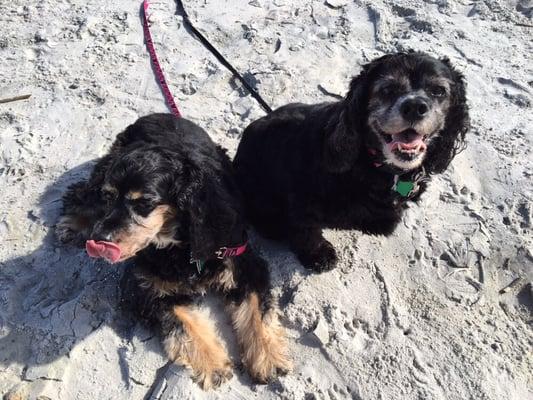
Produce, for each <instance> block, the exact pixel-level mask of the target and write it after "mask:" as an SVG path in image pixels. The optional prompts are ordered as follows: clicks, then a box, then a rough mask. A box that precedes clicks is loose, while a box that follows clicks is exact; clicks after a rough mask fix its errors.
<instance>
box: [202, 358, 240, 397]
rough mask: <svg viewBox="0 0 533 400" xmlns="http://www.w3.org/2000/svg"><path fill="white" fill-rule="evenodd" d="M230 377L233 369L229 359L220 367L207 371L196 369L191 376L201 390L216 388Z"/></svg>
mask: <svg viewBox="0 0 533 400" xmlns="http://www.w3.org/2000/svg"><path fill="white" fill-rule="evenodd" d="M231 378H233V371H232V364H231V363H230V362H229V360H228V362H227V363H226V365H224V366H223V367H221V368H217V369H213V370H208V371H197V372H196V373H195V375H194V376H193V379H194V381H195V382H197V383H198V385H200V387H201V388H202V389H203V390H210V389H216V388H218V387H219V386H221V385H222V384H223V383H224V382H227V381H229V380H230V379H231Z"/></svg>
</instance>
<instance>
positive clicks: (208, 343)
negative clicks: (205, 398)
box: [163, 306, 232, 390]
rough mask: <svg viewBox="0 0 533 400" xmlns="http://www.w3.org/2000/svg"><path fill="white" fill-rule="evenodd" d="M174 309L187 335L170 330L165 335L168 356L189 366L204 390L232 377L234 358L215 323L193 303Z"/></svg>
mask: <svg viewBox="0 0 533 400" xmlns="http://www.w3.org/2000/svg"><path fill="white" fill-rule="evenodd" d="M172 312H173V314H174V316H175V317H176V318H177V319H178V320H179V321H180V322H181V323H182V324H183V329H184V331H185V335H184V334H178V333H175V332H174V333H172V332H171V334H170V335H169V336H167V337H166V338H165V340H164V342H163V343H164V346H165V350H166V351H167V354H168V356H169V358H170V359H171V360H172V361H175V362H177V363H180V364H183V365H185V366H187V367H190V368H191V369H192V371H193V378H194V379H195V380H196V381H197V382H198V383H199V384H200V386H201V387H202V388H203V389H204V390H208V389H210V388H212V387H217V386H219V385H220V384H221V383H223V382H224V381H226V380H228V379H231V377H232V372H231V361H230V359H229V357H228V354H227V352H226V349H224V347H223V346H222V344H221V342H220V341H219V339H218V337H217V335H216V332H215V329H214V327H213V325H212V323H211V322H210V321H208V320H207V319H206V318H205V317H203V316H202V315H201V314H200V313H198V312H195V311H193V310H192V309H191V308H190V307H185V306H175V307H174V309H173V310H172Z"/></svg>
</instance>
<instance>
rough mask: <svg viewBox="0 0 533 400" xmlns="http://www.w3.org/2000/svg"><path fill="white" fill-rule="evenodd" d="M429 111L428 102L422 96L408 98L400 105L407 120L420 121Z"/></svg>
mask: <svg viewBox="0 0 533 400" xmlns="http://www.w3.org/2000/svg"><path fill="white" fill-rule="evenodd" d="M428 111H429V105H428V103H427V102H426V101H425V100H424V99H423V98H421V97H414V98H410V99H406V100H405V101H404V102H403V103H402V105H401V106H400V112H401V113H402V115H403V117H404V118H405V119H406V120H407V121H418V120H419V119H422V118H424V115H426V114H427V112H428Z"/></svg>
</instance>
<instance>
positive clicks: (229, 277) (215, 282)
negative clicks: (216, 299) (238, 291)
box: [208, 259, 237, 292]
mask: <svg viewBox="0 0 533 400" xmlns="http://www.w3.org/2000/svg"><path fill="white" fill-rule="evenodd" d="M223 264H224V266H225V267H226V268H224V269H223V270H222V271H221V272H220V273H219V274H218V275H216V276H215V277H214V278H213V279H212V280H211V281H210V282H209V284H208V285H209V286H210V287H214V288H216V289H218V290H221V291H223V292H227V291H229V290H231V289H235V288H236V287H237V284H236V283H235V277H234V276H233V274H234V268H235V267H234V265H233V261H232V260H231V259H226V260H224V262H223Z"/></svg>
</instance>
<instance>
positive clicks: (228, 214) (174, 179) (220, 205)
mask: <svg viewBox="0 0 533 400" xmlns="http://www.w3.org/2000/svg"><path fill="white" fill-rule="evenodd" d="M105 185H110V186H112V187H113V188H116V189H117V191H118V193H116V195H115V197H114V198H112V199H109V198H106V194H105V192H102V188H103V187H104V186H105ZM132 190H133V191H139V192H142V193H144V194H146V196H147V197H146V198H144V199H143V200H142V201H141V202H139V201H138V200H133V201H131V200H127V198H126V194H127V193H128V192H131V191H132ZM63 201H64V204H63V205H64V209H63V216H62V219H61V220H60V223H59V224H58V227H57V228H56V229H57V230H58V235H59V237H60V238H61V239H62V240H64V241H73V242H75V243H76V244H78V245H83V244H84V243H85V241H86V240H88V239H95V240H100V239H106V237H108V235H110V234H111V233H113V232H116V231H117V230H119V229H122V228H124V227H125V226H127V225H128V224H131V223H132V218H131V215H129V213H130V211H128V210H131V209H132V210H133V212H134V213H136V214H137V215H140V216H147V215H148V214H149V213H150V212H151V211H152V210H154V209H155V207H157V206H158V205H168V206H170V207H171V208H172V212H173V217H172V218H171V221H169V222H168V225H169V226H170V227H171V228H172V230H171V232H173V233H174V234H173V237H172V238H166V239H167V241H166V242H165V243H167V242H169V239H172V240H173V242H172V243H171V244H168V245H164V244H163V245H161V244H156V243H150V244H149V245H148V246H147V247H145V248H142V249H140V251H138V252H137V253H136V254H135V255H134V258H133V260H134V264H135V266H134V268H133V270H132V269H128V270H126V273H125V274H126V280H127V281H129V282H133V284H132V285H126V286H127V287H128V286H129V287H133V289H134V291H135V293H128V294H125V295H126V296H128V297H130V298H133V299H135V301H136V302H137V305H136V307H135V308H136V309H137V310H138V311H139V314H140V316H142V317H145V318H148V320H149V321H151V323H153V324H155V325H156V326H159V329H160V330H161V334H162V336H163V338H164V337H165V336H166V335H168V334H169V332H170V331H172V330H174V329H178V328H179V322H178V321H176V320H175V319H173V318H169V315H170V316H171V315H172V312H171V310H172V307H174V306H176V305H187V304H193V303H194V302H195V301H197V299H198V295H199V294H203V293H205V291H206V290H208V289H214V290H217V291H219V292H220V293H221V294H222V296H223V297H224V298H225V300H226V301H227V302H228V304H229V305H233V306H238V305H239V304H240V303H241V302H242V301H243V300H244V299H245V298H246V296H247V295H249V294H250V293H256V294H257V295H258V297H259V299H260V305H261V307H262V309H263V311H264V312H267V311H268V310H269V309H270V308H271V306H272V304H271V295H270V283H269V271H268V266H267V264H266V262H265V261H264V260H263V259H262V258H261V257H260V256H258V255H257V254H256V253H255V251H254V250H253V248H252V247H251V246H250V245H249V244H248V248H247V250H246V251H245V253H244V254H242V255H240V256H237V257H232V258H231V259H225V260H221V259H217V258H216V255H215V252H216V251H217V250H218V249H219V248H221V247H222V246H238V245H241V244H242V243H244V242H245V241H246V238H247V236H246V231H245V223H244V220H243V209H242V201H241V198H240V193H239V190H238V187H237V185H236V183H235V180H234V177H233V171H232V165H231V162H230V161H229V159H228V157H227V155H226V153H225V152H224V151H223V150H222V149H221V148H220V147H219V146H216V145H215V144H214V143H213V142H212V141H211V139H210V138H209V136H208V134H207V133H206V132H205V131H204V130H203V129H201V128H200V127H198V126H197V125H195V124H194V123H192V122H190V121H188V120H186V119H184V118H180V119H177V118H175V117H173V116H172V115H169V114H153V115H149V116H146V117H142V118H140V119H139V120H138V121H137V122H135V123H134V124H133V125H130V126H129V127H128V128H127V129H126V130H125V131H124V132H122V133H120V134H119V135H118V136H117V138H116V141H115V143H114V144H113V146H112V148H111V150H110V151H109V154H107V155H106V156H104V157H103V158H102V159H100V160H99V161H98V163H97V164H96V166H95V167H94V170H93V172H92V174H91V176H90V178H89V179H88V181H86V182H80V183H77V184H75V185H73V186H72V187H71V188H69V190H68V192H67V193H66V194H65V196H64V198H63ZM79 217H82V218H81V219H80V218H79ZM72 221H81V222H79V226H76V227H74V228H73V226H72V224H73V222H72ZM76 223H78V222H76ZM161 247H163V248H161ZM191 259H197V260H201V262H203V264H204V265H203V268H202V271H201V272H200V273H199V272H198V270H197V265H196V264H195V263H191ZM226 269H230V270H231V271H230V272H231V275H232V280H233V281H234V284H231V285H229V284H226V285H224V284H222V283H221V282H220V281H219V277H220V276H221V273H222V272H224V270H226ZM157 282H164V283H165V284H167V286H166V287H167V289H168V288H170V289H168V290H167V292H168V291H170V293H165V291H164V290H158V289H157ZM178 330H179V329H178Z"/></svg>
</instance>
